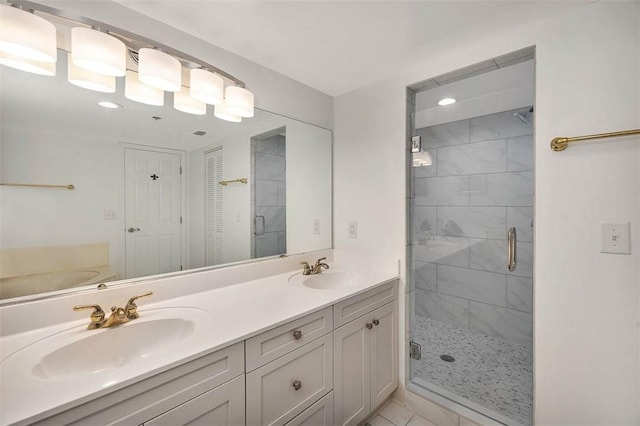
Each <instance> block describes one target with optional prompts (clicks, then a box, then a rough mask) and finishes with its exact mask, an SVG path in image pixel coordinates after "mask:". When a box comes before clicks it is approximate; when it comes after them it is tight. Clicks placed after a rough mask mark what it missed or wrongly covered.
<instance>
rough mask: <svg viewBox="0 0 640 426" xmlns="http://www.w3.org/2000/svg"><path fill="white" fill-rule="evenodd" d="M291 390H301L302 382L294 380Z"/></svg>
mask: <svg viewBox="0 0 640 426" xmlns="http://www.w3.org/2000/svg"><path fill="white" fill-rule="evenodd" d="M293 388H294V389H295V390H300V389H302V381H301V380H294V381H293Z"/></svg>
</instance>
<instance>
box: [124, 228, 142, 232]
mask: <svg viewBox="0 0 640 426" xmlns="http://www.w3.org/2000/svg"><path fill="white" fill-rule="evenodd" d="M139 230H140V228H129V229H127V232H136V231H139Z"/></svg>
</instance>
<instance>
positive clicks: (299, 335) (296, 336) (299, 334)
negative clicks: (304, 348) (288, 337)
mask: <svg viewBox="0 0 640 426" xmlns="http://www.w3.org/2000/svg"><path fill="white" fill-rule="evenodd" d="M293 338H294V339H296V340H300V339H301V338H302V331H301V330H296V331H294V332H293Z"/></svg>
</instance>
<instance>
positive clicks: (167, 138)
mask: <svg viewBox="0 0 640 426" xmlns="http://www.w3.org/2000/svg"><path fill="white" fill-rule="evenodd" d="M56 74H57V75H56V76H40V75H35V74H30V73H27V72H23V71H19V70H15V69H12V68H7V67H2V69H1V77H0V78H1V80H0V96H1V105H0V108H1V111H2V114H1V115H0V119H1V126H2V128H1V140H0V159H1V163H0V181H1V182H2V184H3V185H2V186H0V191H1V192H0V197H1V198H0V249H1V250H0V255H1V257H0V298H1V299H2V300H1V301H0V303H7V302H16V301H20V300H25V299H26V300H28V299H31V298H34V297H41V296H42V294H43V293H48V294H56V292H58V293H59V292H68V291H75V290H77V289H79V288H82V287H84V288H95V287H96V285H97V284H100V283H103V282H107V283H109V282H115V281H121V280H127V281H130V280H138V279H140V278H141V277H145V276H149V275H157V274H163V273H171V272H176V271H181V270H182V271H185V270H192V269H194V268H202V267H220V266H221V265H226V264H229V263H234V262H239V261H247V260H251V259H258V258H263V257H267V256H278V255H282V254H292V253H300V252H306V251H311V250H317V249H324V248H329V247H331V147H332V135H331V132H330V131H329V130H327V129H323V128H319V127H316V126H313V125H310V124H307V123H302V122H300V121H296V120H293V119H290V118H286V117H282V116H279V115H277V114H274V113H271V112H268V111H262V110H259V109H256V111H255V116H254V117H253V118H246V119H244V120H243V121H242V122H241V123H230V122H227V121H223V120H219V119H216V118H214V117H213V114H211V113H208V114H207V115H203V116H197V115H191V114H186V113H183V112H180V111H177V110H175V109H174V108H173V95H172V94H170V93H165V97H166V98H165V105H164V106H162V107H158V106H155V107H154V106H149V105H143V104H140V103H137V102H133V101H131V100H129V99H126V98H125V97H124V96H122V94H123V91H124V79H123V78H122V79H121V78H119V79H118V81H117V90H116V92H115V93H111V94H106V93H99V92H94V91H90V90H85V89H82V88H80V87H76V86H74V85H72V84H69V82H68V81H67V52H65V51H62V50H59V51H58V62H57V73H56ZM120 80H123V81H120ZM257 96H259V94H258V95H257ZM99 101H109V102H111V103H113V104H115V105H109V106H117V108H104V107H102V106H100V105H99V104H98V102H99ZM210 108H211V107H210ZM209 112H210V111H209ZM8 184H11V185H8ZM14 185H15V186H14ZM22 185H28V186H22ZM31 185H33V186H31ZM49 185H53V186H49ZM58 185H59V186H58ZM67 185H73V189H69V188H71V187H70V186H69V187H68V186H67ZM125 282H126V281H125Z"/></svg>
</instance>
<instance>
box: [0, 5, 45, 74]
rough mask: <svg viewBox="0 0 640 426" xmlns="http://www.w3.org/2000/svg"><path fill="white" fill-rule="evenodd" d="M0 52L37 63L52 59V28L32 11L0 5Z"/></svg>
mask: <svg viewBox="0 0 640 426" xmlns="http://www.w3.org/2000/svg"><path fill="white" fill-rule="evenodd" d="M0 52H4V53H6V54H8V55H11V56H14V57H16V58H25V59H30V60H32V61H37V62H56V59H57V50H56V27H55V26H54V25H53V24H52V23H51V22H49V21H47V20H46V19H44V18H41V17H39V16H36V15H34V14H33V13H29V12H27V11H24V10H21V9H18V8H15V7H12V6H7V5H1V6H0Z"/></svg>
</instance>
